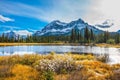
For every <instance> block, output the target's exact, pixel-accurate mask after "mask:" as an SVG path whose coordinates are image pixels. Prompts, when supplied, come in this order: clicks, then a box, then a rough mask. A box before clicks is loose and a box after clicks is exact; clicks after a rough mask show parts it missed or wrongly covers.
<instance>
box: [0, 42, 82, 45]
mask: <svg viewBox="0 0 120 80" xmlns="http://www.w3.org/2000/svg"><path fill="white" fill-rule="evenodd" d="M17 45H73V46H80V45H81V44H80V43H62V42H61V43H0V46H17Z"/></svg>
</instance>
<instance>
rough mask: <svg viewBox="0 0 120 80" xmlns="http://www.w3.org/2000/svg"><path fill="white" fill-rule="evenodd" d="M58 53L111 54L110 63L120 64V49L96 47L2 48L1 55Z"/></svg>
mask: <svg viewBox="0 0 120 80" xmlns="http://www.w3.org/2000/svg"><path fill="white" fill-rule="evenodd" d="M52 51H54V52H56V53H59V54H60V53H66V52H72V53H93V54H95V55H96V54H100V55H102V54H109V60H110V62H109V63H111V64H112V63H120V48H106V47H96V46H62V45H57V46H55V45H53V46H50V45H48V46H46V45H33V46H31V45H30V46H1V47H0V55H1V56H6V55H15V54H19V55H23V54H48V53H50V52H52Z"/></svg>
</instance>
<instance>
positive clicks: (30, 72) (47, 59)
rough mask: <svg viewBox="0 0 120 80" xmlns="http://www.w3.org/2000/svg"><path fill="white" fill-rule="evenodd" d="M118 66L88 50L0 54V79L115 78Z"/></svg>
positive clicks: (69, 79)
mask: <svg viewBox="0 0 120 80" xmlns="http://www.w3.org/2000/svg"><path fill="white" fill-rule="evenodd" d="M119 69H120V64H115V65H109V64H106V63H104V62H101V61H99V60H98V59H96V57H95V56H93V55H90V54H88V55H79V54H70V53H68V54H55V53H54V52H52V53H50V54H48V55H37V54H31V55H22V56H20V55H12V56H0V80H18V79H19V80H119V78H118V77H119V76H120V75H119V74H120V72H119ZM23 73H24V74H23Z"/></svg>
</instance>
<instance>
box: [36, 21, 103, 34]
mask: <svg viewBox="0 0 120 80" xmlns="http://www.w3.org/2000/svg"><path fill="white" fill-rule="evenodd" d="M86 27H88V29H92V30H93V32H94V33H95V34H100V33H102V32H103V31H102V30H99V29H97V28H95V27H94V26H91V25H89V24H88V23H86V22H84V21H83V20H82V19H78V20H76V21H72V22H70V23H64V22H60V21H59V20H56V21H53V22H51V23H49V24H48V25H47V26H45V27H44V28H43V29H42V30H40V31H36V32H35V34H34V35H36V36H50V35H70V33H71V30H72V29H77V30H78V31H82V32H83V31H84V29H85V28H86Z"/></svg>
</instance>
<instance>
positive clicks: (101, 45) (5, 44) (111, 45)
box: [0, 42, 120, 48]
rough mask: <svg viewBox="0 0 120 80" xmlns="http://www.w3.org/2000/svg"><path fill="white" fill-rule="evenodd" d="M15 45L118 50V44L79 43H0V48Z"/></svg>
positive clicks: (119, 46)
mask: <svg viewBox="0 0 120 80" xmlns="http://www.w3.org/2000/svg"><path fill="white" fill-rule="evenodd" d="M17 45H66V46H67V45H68V46H69V45H73V46H83V45H84V46H98V47H113V48H120V44H106V43H98V44H94V45H92V44H80V43H62V42H61V43H0V46H17Z"/></svg>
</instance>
